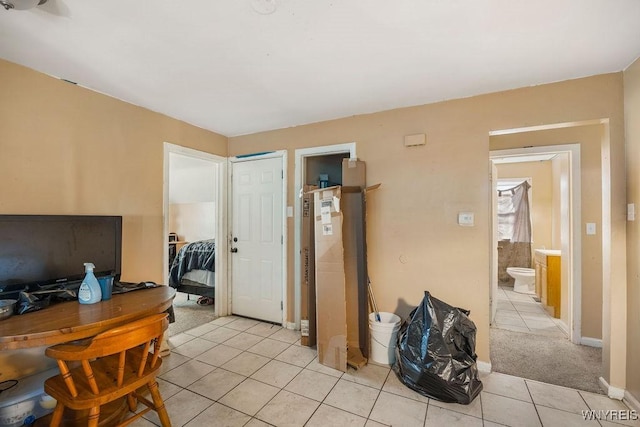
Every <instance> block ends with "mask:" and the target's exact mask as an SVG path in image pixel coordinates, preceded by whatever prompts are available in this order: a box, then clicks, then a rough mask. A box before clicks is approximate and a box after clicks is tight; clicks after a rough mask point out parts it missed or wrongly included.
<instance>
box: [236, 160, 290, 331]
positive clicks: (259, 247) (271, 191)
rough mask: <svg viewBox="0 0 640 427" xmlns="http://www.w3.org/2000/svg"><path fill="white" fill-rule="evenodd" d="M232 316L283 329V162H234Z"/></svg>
mask: <svg viewBox="0 0 640 427" xmlns="http://www.w3.org/2000/svg"><path fill="white" fill-rule="evenodd" d="M231 180H232V183H231V187H232V189H231V191H232V193H231V197H232V228H231V272H232V290H231V292H232V295H231V306H232V308H231V311H232V313H234V314H238V315H241V316H247V317H252V318H255V319H260V320H266V321H270V322H277V323H281V322H282V320H283V317H282V280H283V271H282V247H283V246H282V245H283V229H282V220H283V211H282V210H283V207H282V206H283V205H282V180H283V166H282V158H279V157H278V158H267V159H256V160H247V161H240V162H234V163H233V166H232V175H231Z"/></svg>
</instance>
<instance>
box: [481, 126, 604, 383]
mask: <svg viewBox="0 0 640 427" xmlns="http://www.w3.org/2000/svg"><path fill="white" fill-rule="evenodd" d="M563 131H564V130H563ZM563 131H559V132H558V133H560V134H562V132H563ZM542 132H548V133H547V134H543V133H540V135H537V134H538V133H539V132H536V131H533V132H528V134H527V135H526V136H518V135H514V136H513V137H512V138H511V139H510V140H508V137H494V136H492V137H491V138H492V139H491V147H492V148H493V150H492V151H491V152H490V158H491V164H492V167H493V168H494V169H493V170H494V173H492V182H494V183H495V184H496V189H497V182H498V179H500V178H509V179H513V181H514V182H512V183H511V184H513V185H514V186H515V185H517V184H518V182H515V181H519V182H522V181H523V180H525V179H526V178H531V180H530V182H529V184H530V185H531V193H530V196H531V224H532V241H531V258H530V260H531V261H530V262H531V265H530V266H529V267H530V268H535V267H536V262H535V261H536V259H539V258H541V257H546V255H548V254H552V255H554V256H555V255H557V258H558V259H559V260H560V262H559V267H560V268H559V270H560V274H561V276H560V280H559V281H560V285H561V286H560V297H561V302H560V307H559V312H560V313H559V314H560V315H559V316H557V317H554V316H553V315H554V314H558V310H557V309H556V310H553V309H552V310H549V307H548V306H547V305H546V304H543V301H541V298H540V297H541V295H540V291H541V289H539V288H537V287H536V288H535V291H534V294H527V293H523V292H516V291H515V290H514V288H513V285H512V284H511V283H512V282H513V279H511V281H510V282H509V283H504V282H503V283H502V284H499V281H498V277H497V275H498V267H497V266H496V268H495V269H494V270H492V280H493V282H492V290H491V295H492V305H494V306H495V307H496V312H495V313H496V314H495V316H492V321H491V362H492V369H493V370H496V371H498V372H503V373H508V374H512V375H519V376H523V377H527V378H532V379H535V380H539V381H542V382H548V383H553V384H559V385H564V386H569V387H574V388H578V389H582V390H588V391H592V392H600V385H599V381H598V380H599V377H600V375H601V372H602V349H601V347H602V344H601V343H602V341H601V339H600V335H596V333H597V331H601V325H602V302H601V300H600V301H598V305H595V306H594V307H593V310H589V309H591V307H589V306H585V302H584V301H585V299H587V298H585V299H583V297H591V296H593V295H596V296H598V295H601V294H602V288H601V287H597V286H594V283H593V282H595V281H596V280H597V277H602V276H601V274H602V273H601V270H599V271H594V272H593V273H594V274H593V276H594V277H593V278H592V277H586V278H585V280H584V281H583V277H584V274H585V270H587V271H586V274H587V276H591V273H592V271H591V270H590V268H591V267H592V266H591V265H587V266H583V265H582V257H583V256H588V259H591V260H592V259H594V258H596V259H598V258H601V252H598V251H597V250H594V247H595V246H598V245H601V242H602V240H601V237H600V236H597V237H598V238H597V239H595V238H593V240H594V242H593V243H595V245H594V246H591V243H592V242H589V241H588V240H589V238H592V236H584V237H586V238H587V239H584V238H583V235H582V228H583V227H582V226H581V224H582V218H583V214H586V218H585V220H586V221H587V222H589V221H591V220H595V221H596V223H597V224H601V217H600V216H598V215H600V213H601V203H602V201H601V200H602V199H601V196H600V195H599V189H600V188H601V179H602V178H601V172H600V169H599V168H600V154H599V152H596V151H597V149H596V147H594V146H587V147H585V146H584V143H582V144H581V143H572V144H559V145H548V146H543V145H538V146H535V145H533V144H530V143H528V142H529V140H534V141H535V139H536V138H540V139H541V140H545V139H550V137H549V133H550V132H552V131H542ZM564 132H565V133H567V132H568V131H564ZM562 135H564V134H562ZM507 140H508V142H507ZM516 141H517V142H516ZM574 141H575V139H574ZM509 145H511V146H520V147H526V148H513V149H496V148H498V147H500V148H502V147H505V146H509ZM594 145H595V144H594ZM581 149H584V150H585V151H590V154H589V153H584V152H583V153H582V154H583V155H582V156H581ZM594 153H595V154H594ZM584 159H586V160H587V162H585V163H586V167H587V168H589V170H588V171H585V172H588V173H585V174H584V175H582V174H581V166H582V165H581V160H584ZM594 164H595V165H597V167H595V169H596V170H594V171H592V170H591V169H592V168H594ZM591 172H594V173H593V174H591ZM585 176H587V178H585ZM585 184H586V185H585ZM585 187H588V188H589V193H590V194H589V197H588V199H590V198H591V195H592V194H593V196H594V199H595V201H594V203H593V205H589V206H587V204H589V203H590V201H589V200H581V194H582V191H581V188H585ZM492 197H494V196H493V195H492ZM492 205H493V202H492ZM597 227H599V225H598V226H597ZM493 228H494V229H497V226H495V227H493ZM496 234H497V233H496ZM584 240H587V245H588V246H587V247H584V248H583V241H584ZM494 245H495V246H494ZM493 247H494V248H495V250H492V255H491V257H492V260H493V261H494V262H495V263H496V264H497V261H498V257H499V255H498V254H497V253H498V252H499V251H500V249H498V248H499V247H500V241H499V239H498V238H497V236H496V237H495V238H494V241H493V245H492V248H493ZM545 268H546V267H545ZM594 268H596V267H594ZM494 271H495V272H494ZM534 271H535V273H536V274H535V276H537V277H536V278H535V280H536V285H538V286H542V282H545V286H546V282H547V280H546V277H544V278H543V277H541V276H544V274H541V271H540V268H538V269H536V270H534ZM545 274H546V272H545ZM494 276H495V277H494ZM535 276H534V277H535ZM584 286H586V291H587V295H585V294H584V292H583V287H584ZM596 288H597V289H596ZM585 309H586V310H588V312H587V313H586V314H585V316H586V317H585V319H584V320H585V321H586V329H585V328H583V326H585V325H583V318H582V315H583V312H584V310H585ZM593 331H596V332H595V333H594V332H593ZM585 332H586V334H587V335H586V336H585ZM592 334H593V335H592ZM580 344H582V345H580ZM532 355H536V357H531V356H532ZM551 368H553V369H551Z"/></svg>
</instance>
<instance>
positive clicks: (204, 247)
mask: <svg viewBox="0 0 640 427" xmlns="http://www.w3.org/2000/svg"><path fill="white" fill-rule="evenodd" d="M215 248H216V244H215V240H202V241H199V242H193V243H189V244H187V245H184V246H183V247H182V248H180V251H179V252H178V254H177V255H176V257H175V258H174V260H173V263H172V264H171V268H170V269H169V285H171V286H172V287H174V288H177V287H178V286H180V281H181V280H182V276H184V275H185V273H188V272H189V271H191V270H208V271H215V261H216V256H215V253H216V252H215Z"/></svg>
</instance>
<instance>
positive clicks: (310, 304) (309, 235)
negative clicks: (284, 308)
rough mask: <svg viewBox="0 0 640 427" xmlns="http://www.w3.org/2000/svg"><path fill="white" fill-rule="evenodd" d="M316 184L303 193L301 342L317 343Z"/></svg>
mask: <svg viewBox="0 0 640 427" xmlns="http://www.w3.org/2000/svg"><path fill="white" fill-rule="evenodd" d="M317 188H318V187H317V186H315V185H305V186H304V188H303V190H304V191H303V194H302V242H301V243H302V244H301V248H300V250H301V255H302V262H301V266H300V267H301V269H302V271H301V274H300V277H301V278H302V289H301V295H300V296H301V307H300V332H301V334H300V335H301V337H300V344H302V345H304V346H307V347H313V346H315V345H316V273H315V271H316V259H315V258H316V251H315V243H314V235H315V233H314V229H315V218H314V212H313V198H314V197H313V194H312V193H309V191H312V190H315V189H317Z"/></svg>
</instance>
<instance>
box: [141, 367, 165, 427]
mask: <svg viewBox="0 0 640 427" xmlns="http://www.w3.org/2000/svg"><path fill="white" fill-rule="evenodd" d="M147 387H149V391H150V392H151V397H152V398H153V405H154V406H155V410H156V412H157V413H158V418H160V423H161V424H162V427H171V420H170V419H169V414H168V413H167V408H165V406H164V401H163V400H162V396H160V389H159V388H158V382H157V381H156V380H155V379H153V380H152V381H151V382H149V383H148V384H147Z"/></svg>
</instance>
